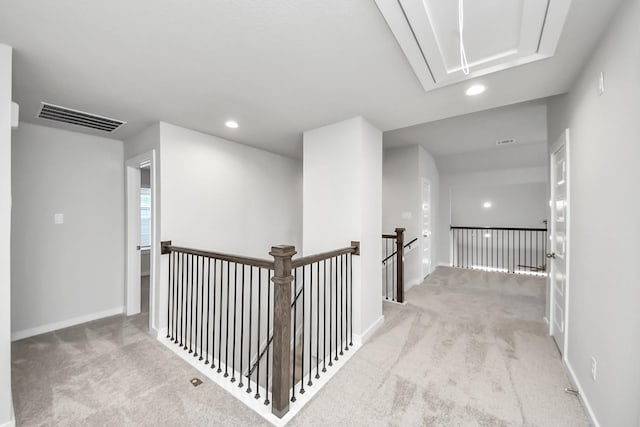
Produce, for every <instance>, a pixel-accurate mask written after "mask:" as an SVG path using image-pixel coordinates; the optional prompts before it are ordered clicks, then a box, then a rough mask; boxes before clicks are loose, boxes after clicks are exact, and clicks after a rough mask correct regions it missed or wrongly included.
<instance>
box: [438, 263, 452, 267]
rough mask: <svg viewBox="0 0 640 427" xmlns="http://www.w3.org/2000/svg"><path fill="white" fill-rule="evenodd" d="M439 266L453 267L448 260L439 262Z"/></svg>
mask: <svg viewBox="0 0 640 427" xmlns="http://www.w3.org/2000/svg"><path fill="white" fill-rule="evenodd" d="M438 267H451V264H449V263H448V262H439V263H438Z"/></svg>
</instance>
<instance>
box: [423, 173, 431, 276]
mask: <svg viewBox="0 0 640 427" xmlns="http://www.w3.org/2000/svg"><path fill="white" fill-rule="evenodd" d="M430 273H431V183H430V182H429V181H427V180H426V179H423V180H422V277H423V278H425V277H427V275H429V274H430Z"/></svg>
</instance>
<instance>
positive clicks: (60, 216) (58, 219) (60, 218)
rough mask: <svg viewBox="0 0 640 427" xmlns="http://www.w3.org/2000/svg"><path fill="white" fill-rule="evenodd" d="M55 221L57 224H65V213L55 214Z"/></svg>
mask: <svg viewBox="0 0 640 427" xmlns="http://www.w3.org/2000/svg"><path fill="white" fill-rule="evenodd" d="M53 223H54V224H56V225H60V224H64V214H61V213H57V214H54V215H53Z"/></svg>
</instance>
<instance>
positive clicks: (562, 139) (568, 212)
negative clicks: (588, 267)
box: [547, 128, 571, 362]
mask: <svg viewBox="0 0 640 427" xmlns="http://www.w3.org/2000/svg"><path fill="white" fill-rule="evenodd" d="M569 141H570V138H569V128H567V129H565V130H564V131H563V132H562V135H560V137H558V139H557V140H556V141H555V142H554V143H553V144H552V145H551V147H550V149H549V202H550V203H549V225H550V229H549V241H552V240H551V239H553V238H554V233H555V225H554V221H553V207H552V206H551V202H552V201H553V200H554V188H553V187H554V182H553V179H554V175H555V174H554V172H553V166H554V165H553V160H554V153H555V152H556V151H558V149H560V147H561V146H562V145H563V144H564V147H565V162H566V176H565V179H566V193H567V194H566V199H567V200H566V202H567V206H566V212H565V223H566V242H565V243H566V246H565V269H566V270H565V289H564V319H563V324H564V340H563V348H562V349H560V351H561V352H562V359H563V360H564V361H565V362H566V361H567V360H568V357H567V348H568V343H569V309H570V307H569V295H570V294H569V293H570V289H571V286H570V283H571V268H570V265H571V264H570V262H571V161H570V155H569V154H570V150H569V148H570V144H569ZM549 264H550V265H551V268H550V269H549V270H550V271H549V274H548V275H547V289H548V293H547V297H548V298H549V312H548V313H547V315H548V320H549V335H550V336H551V335H552V333H553V322H554V320H555V319H554V310H553V307H554V304H555V298H554V292H553V287H552V283H551V277H552V274H554V273H555V272H554V271H553V270H554V269H555V264H554V262H553V260H550V262H549Z"/></svg>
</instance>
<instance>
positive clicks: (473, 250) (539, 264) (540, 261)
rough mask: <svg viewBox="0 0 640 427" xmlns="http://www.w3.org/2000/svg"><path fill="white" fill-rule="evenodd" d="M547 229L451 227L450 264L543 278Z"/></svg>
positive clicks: (544, 273)
mask: <svg viewBox="0 0 640 427" xmlns="http://www.w3.org/2000/svg"><path fill="white" fill-rule="evenodd" d="M546 245H547V229H546V228H518V227H468V226H451V260H452V262H451V265H452V266H453V267H458V268H470V269H476V270H485V271H496V272H504V273H515V274H529V275H542V276H544V275H546V258H545V253H546V247H547V246H546Z"/></svg>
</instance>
